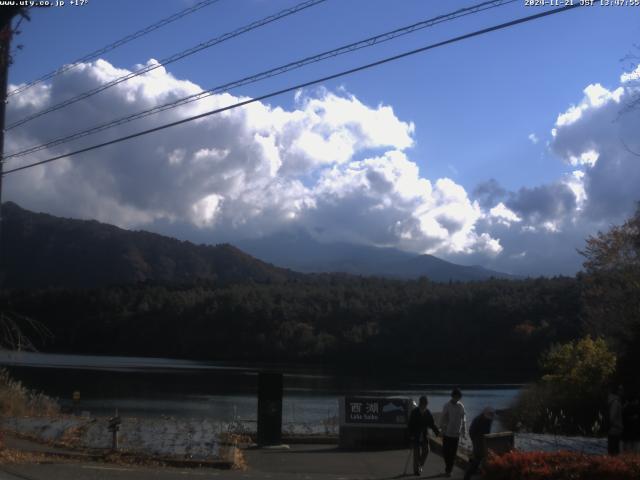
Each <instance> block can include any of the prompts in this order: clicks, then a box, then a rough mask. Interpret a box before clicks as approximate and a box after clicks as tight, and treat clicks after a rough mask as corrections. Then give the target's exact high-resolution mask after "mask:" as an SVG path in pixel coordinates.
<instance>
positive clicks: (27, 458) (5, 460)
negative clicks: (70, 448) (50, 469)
mask: <svg viewBox="0 0 640 480" xmlns="http://www.w3.org/2000/svg"><path fill="white" fill-rule="evenodd" d="M52 461H57V462H61V461H62V459H59V458H55V457H51V456H48V455H45V454H42V453H33V452H23V451H21V450H13V449H10V448H3V449H2V450H0V465H13V464H20V463H51V462H52Z"/></svg>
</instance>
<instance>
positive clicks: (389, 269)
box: [2, 202, 515, 288]
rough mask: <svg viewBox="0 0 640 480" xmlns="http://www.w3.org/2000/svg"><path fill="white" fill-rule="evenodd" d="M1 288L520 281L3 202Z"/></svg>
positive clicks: (278, 239)
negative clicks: (326, 277) (199, 235)
mask: <svg viewBox="0 0 640 480" xmlns="http://www.w3.org/2000/svg"><path fill="white" fill-rule="evenodd" d="M2 216H3V225H2V248H3V251H4V252H5V254H4V259H3V263H4V268H3V285H4V286H6V287H16V288H31V287H49V286H63V287H100V286H107V285H118V284H135V283H144V282H158V283H172V284H180V283H184V284H188V283H194V282H196V281H201V280H204V281H214V282H219V283H223V284H224V283H234V282H236V283H246V282H259V283H283V282H287V281H290V280H294V279H301V278H303V277H304V276H305V275H306V274H309V273H346V274H352V275H361V276H379V277H390V278H398V279H413V278H419V277H427V278H429V279H430V280H432V281H440V282H446V281H473V280H484V279H488V278H491V277H495V278H515V277H512V276H510V275H507V274H503V273H501V272H493V271H491V270H487V269H484V268H482V267H467V266H463V265H457V264H453V263H450V262H447V261H445V260H442V259H439V258H437V257H434V256H431V255H415V254H411V253H409V252H404V251H401V250H397V249H393V248H380V247H370V246H362V245H355V244H349V243H334V244H322V243H320V242H317V241H315V240H314V239H313V238H312V237H311V236H310V235H309V234H307V233H306V232H302V231H300V232H293V234H292V233H291V232H287V233H280V234H276V235H274V236H272V237H270V238H263V239H257V240H244V241H239V242H237V243H236V245H237V246H234V245H231V244H228V243H224V244H219V245H205V244H199V245H198V244H195V243H192V242H189V241H184V240H178V239H176V238H172V237H168V236H163V235H160V234H157V233H152V232H148V231H144V230H138V231H132V230H126V229H122V228H119V227H116V226H114V225H110V224H106V223H101V222H98V221H96V220H77V219H70V218H62V217H56V216H54V215H50V214H46V213H35V212H31V211H29V210H26V209H23V208H22V207H20V206H18V205H17V204H15V203H13V202H5V203H4V204H3V205H2Z"/></svg>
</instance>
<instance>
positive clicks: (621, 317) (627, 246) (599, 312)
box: [580, 205, 640, 389]
mask: <svg viewBox="0 0 640 480" xmlns="http://www.w3.org/2000/svg"><path fill="white" fill-rule="evenodd" d="M580 253H581V254H582V255H583V256H584V257H585V262H584V274H583V275H582V278H581V279H582V283H583V294H582V297H583V308H584V312H583V313H584V320H585V326H586V329H587V331H588V332H590V333H592V334H594V335H598V336H605V337H606V338H607V339H608V340H609V342H610V343H611V345H612V346H613V348H614V349H615V350H616V352H618V354H619V357H620V362H619V375H620V376H621V380H623V381H625V383H628V384H631V385H630V386H633V387H635V388H636V389H637V388H638V387H640V385H638V375H637V368H638V367H637V366H638V365H640V205H639V206H638V209H637V210H636V212H635V214H634V215H633V216H632V217H631V218H630V219H629V220H627V221H626V222H625V223H624V224H622V225H619V226H614V227H612V228H611V229H610V230H609V231H607V232H604V233H603V232H600V233H598V234H597V235H595V236H592V237H589V238H588V239H587V244H586V247H585V249H584V250H583V251H582V252H580Z"/></svg>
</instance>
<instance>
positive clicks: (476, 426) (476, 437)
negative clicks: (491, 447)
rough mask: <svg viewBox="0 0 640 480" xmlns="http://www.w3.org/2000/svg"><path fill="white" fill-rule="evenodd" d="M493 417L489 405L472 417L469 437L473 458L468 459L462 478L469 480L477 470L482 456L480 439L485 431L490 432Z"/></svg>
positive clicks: (493, 413) (493, 412)
mask: <svg viewBox="0 0 640 480" xmlns="http://www.w3.org/2000/svg"><path fill="white" fill-rule="evenodd" d="M494 417H495V411H494V410H493V408H491V407H486V408H485V409H484V410H483V411H482V413H481V414H480V415H478V416H477V417H476V418H474V419H473V422H471V426H470V427H469V437H471V443H472V444H473V458H472V459H471V461H469V466H468V468H467V471H466V473H465V474H464V480H469V479H470V478H471V475H473V474H474V473H476V472H477V471H478V467H479V466H480V464H481V463H482V459H483V458H484V454H485V452H484V448H483V447H484V446H483V444H482V439H483V437H484V436H485V435H486V434H487V433H491V423H492V422H493V418H494Z"/></svg>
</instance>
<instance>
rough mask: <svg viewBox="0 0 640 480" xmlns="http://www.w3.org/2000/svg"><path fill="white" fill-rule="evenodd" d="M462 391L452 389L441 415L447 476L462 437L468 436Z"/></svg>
mask: <svg viewBox="0 0 640 480" xmlns="http://www.w3.org/2000/svg"><path fill="white" fill-rule="evenodd" d="M461 398H462V392H460V389H458V388H454V389H453V390H452V391H451V400H449V401H448V402H447V403H445V404H444V407H443V408H442V415H441V416H440V430H442V456H443V457H444V465H445V471H444V475H445V476H446V477H450V476H451V471H452V470H453V464H454V462H455V459H456V454H457V453H458V444H459V443H460V437H461V436H462V438H465V437H466V435H467V434H466V428H467V426H466V420H467V419H466V413H465V411H464V405H463V404H462V403H461V402H460V399H461Z"/></svg>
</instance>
